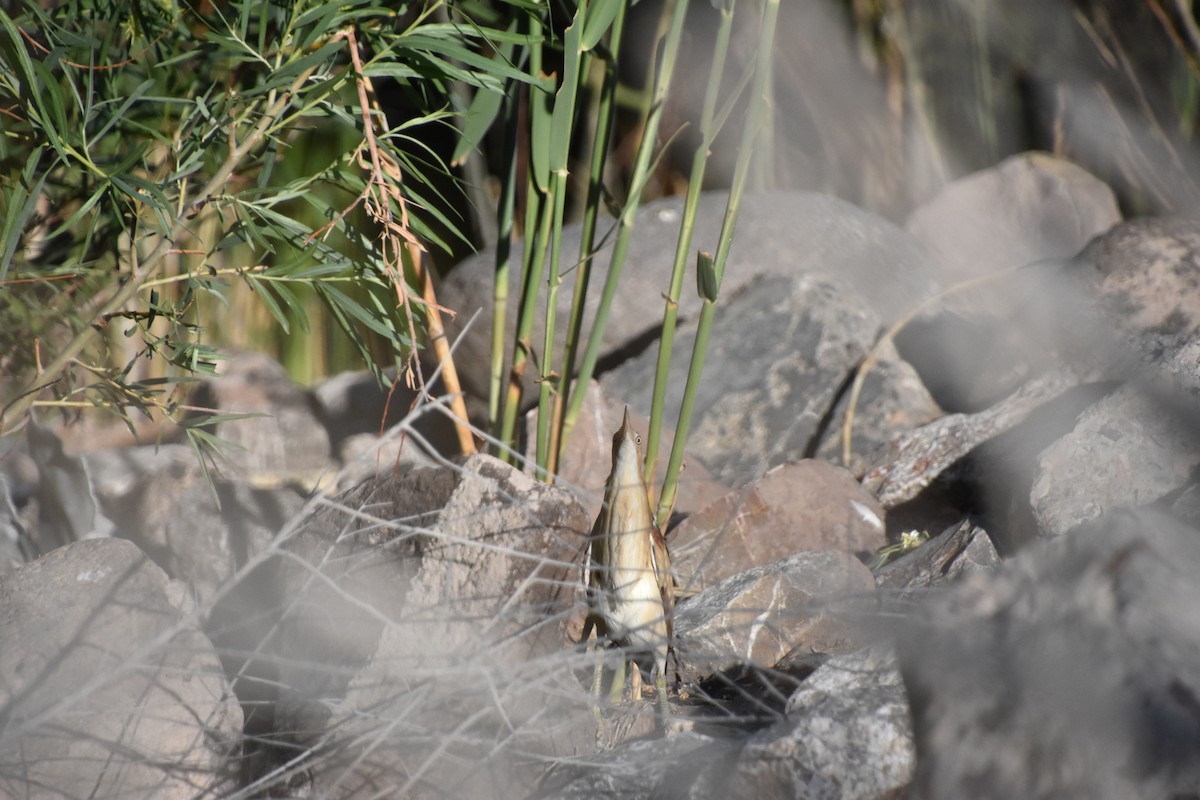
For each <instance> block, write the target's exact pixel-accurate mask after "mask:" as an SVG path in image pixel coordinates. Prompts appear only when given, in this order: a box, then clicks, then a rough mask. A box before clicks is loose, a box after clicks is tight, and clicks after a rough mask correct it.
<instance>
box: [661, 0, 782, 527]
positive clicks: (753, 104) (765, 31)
mask: <svg viewBox="0 0 1200 800" xmlns="http://www.w3.org/2000/svg"><path fill="white" fill-rule="evenodd" d="M778 16H779V0H766V2H765V3H764V5H763V17H762V29H761V32H760V33H759V39H758V48H759V49H758V59H757V63H756V65H755V70H754V88H753V93H752V94H751V95H750V113H749V115H748V116H747V118H746V125H745V127H744V128H743V129H742V141H741V144H740V146H739V147H738V157H737V163H736V165H735V166H734V171H733V185H732V186H731V187H730V190H729V203H728V205H727V206H726V208H725V219H724V221H723V222H722V224H721V235H720V238H719V240H718V242H717V254H716V257H715V258H714V260H713V265H712V270H713V275H712V283H713V286H712V290H711V292H710V293H709V296H706V297H704V301H703V303H702V304H701V307H700V318H699V321H698V322H697V325H696V343H695V345H694V346H693V348H692V360H691V364H690V365H689V367H688V377H687V384H686V386H685V387H684V391H683V402H682V403H681V404H680V407H679V425H678V427H677V428H676V429H675V441H674V442H673V443H672V444H671V458H670V461H669V462H668V463H667V474H666V477H665V478H664V479H663V488H662V495H661V496H660V497H659V501H658V513H657V515H656V520H657V521H658V523H659V525H663V524H665V523H666V522H667V520H668V518H669V517H670V515H671V510H672V509H673V508H674V507H675V496H676V494H677V492H678V489H679V471H680V469H681V468H682V467H683V450H684V447H685V446H686V444H687V437H688V431H689V430H690V428H691V424H692V412H693V410H694V407H695V403H696V390H697V388H698V387H699V385H700V379H701V376H702V375H703V373H704V360H705V357H706V356H707V350H708V339H709V336H710V334H711V333H712V323H713V318H714V315H715V313H716V307H717V304H716V296H717V292H718V291H719V290H720V286H721V280H722V278H723V277H724V275H725V263H726V262H727V261H728V259H729V248H730V247H731V246H732V244H733V233H734V229H735V228H736V227H737V220H738V213H739V211H740V210H741V203H742V194H743V193H744V191H745V188H746V176H747V174H748V173H749V171H750V165H751V163H752V161H753V156H754V141H755V139H757V138H758V133H759V129H760V127H761V126H762V123H763V119H764V117H765V115H766V113H767V111H768V104H769V100H768V98H767V92H766V89H767V86H768V85H769V84H768V78H769V76H770V72H771V64H772V51H773V44H774V40H775V25H776V20H777V19H778Z"/></svg>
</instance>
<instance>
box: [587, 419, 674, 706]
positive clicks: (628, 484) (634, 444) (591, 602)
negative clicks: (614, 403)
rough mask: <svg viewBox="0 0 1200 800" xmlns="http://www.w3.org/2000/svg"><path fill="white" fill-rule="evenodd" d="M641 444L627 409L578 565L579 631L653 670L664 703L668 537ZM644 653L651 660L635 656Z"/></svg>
mask: <svg viewBox="0 0 1200 800" xmlns="http://www.w3.org/2000/svg"><path fill="white" fill-rule="evenodd" d="M641 441H642V440H641V437H640V436H638V434H637V433H636V432H634V430H633V427H632V426H631V425H630V424H629V409H628V408H626V409H625V417H624V420H623V421H622V424H621V428H620V430H618V431H617V432H616V434H615V435H614V436H613V450H612V472H611V473H610V474H609V476H608V482H607V483H606V484H605V488H604V507H603V508H601V510H600V515H599V516H598V517H596V523H595V525H593V526H592V536H591V541H590V543H589V547H588V559H587V564H586V566H585V568H584V581H585V585H586V587H587V598H588V607H589V615H588V624H587V625H586V626H585V632H584V636H585V638H586V636H587V632H588V631H589V630H590V629H591V627H593V626H594V627H595V628H596V630H597V634H598V635H599V636H600V637H603V638H607V639H608V640H609V641H610V642H612V643H614V644H616V645H617V646H619V647H622V648H624V649H626V650H627V651H628V653H629V656H630V658H632V659H633V660H634V661H636V662H638V663H639V664H641V665H642V666H644V667H649V668H652V669H650V671H652V672H654V673H655V675H656V678H657V681H656V682H657V683H658V684H659V688H660V691H661V692H662V694H663V699H664V701H665V688H664V687H665V681H666V674H667V658H668V655H669V653H670V648H671V634H672V631H671V611H672V608H673V607H674V605H675V588H674V581H673V579H672V577H671V557H670V554H669V553H668V552H667V542H666V539H664V538H663V535H662V532H661V531H659V529H658V526H657V525H655V524H654V512H653V509H652V508H651V505H650V498H649V493H648V491H647V488H646V481H645V478H644V477H643V473H642V454H641V448H640V445H641ZM647 656H651V657H652V659H653V660H652V662H650V663H646V662H644V661H643V660H642V659H645V658H646V657H647Z"/></svg>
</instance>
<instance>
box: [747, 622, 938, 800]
mask: <svg viewBox="0 0 1200 800" xmlns="http://www.w3.org/2000/svg"><path fill="white" fill-rule="evenodd" d="M915 761H916V751H915V748H914V746H913V735H912V722H911V720H910V718H909V713H908V697H907V695H906V693H905V691H904V682H903V680H902V679H901V677H900V670H899V667H898V664H897V662H896V657H895V654H894V653H893V652H892V650H891V648H890V647H886V646H880V645H876V646H872V647H869V648H866V649H863V650H857V651H855V652H853V653H847V654H845V655H838V656H833V657H832V658H830V659H829V660H828V661H826V662H825V663H824V664H822V665H821V666H820V667H818V668H817V670H816V672H814V673H813V674H812V675H810V676H809V677H808V678H807V679H806V680H805V681H804V683H803V684H801V685H800V687H799V688H798V689H796V691H795V692H793V693H792V696H791V697H790V698H789V699H788V702H787V708H786V711H785V715H784V718H783V719H781V720H780V721H779V722H776V723H775V724H774V725H772V726H771V727H769V728H767V729H765V730H762V731H759V732H757V733H755V734H754V735H753V736H751V737H750V739H749V741H747V742H746V744H745V746H744V747H743V748H742V751H741V754H740V755H739V757H738V762H737V767H736V770H737V775H736V777H735V778H734V781H733V785H732V786H731V787H730V788H731V791H730V796H731V797H805V798H812V799H813V800H877V798H881V797H888V796H891V793H893V792H898V791H899V790H901V789H903V788H904V787H905V786H907V785H908V782H909V781H910V780H911V778H912V773H913V769H914V766H915Z"/></svg>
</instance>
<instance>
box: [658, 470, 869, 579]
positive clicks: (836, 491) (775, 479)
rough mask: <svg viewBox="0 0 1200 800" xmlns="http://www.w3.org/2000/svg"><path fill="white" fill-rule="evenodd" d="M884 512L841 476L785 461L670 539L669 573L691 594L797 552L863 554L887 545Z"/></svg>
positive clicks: (841, 472)
mask: <svg viewBox="0 0 1200 800" xmlns="http://www.w3.org/2000/svg"><path fill="white" fill-rule="evenodd" d="M883 517H884V511H883V508H882V507H880V505H879V503H878V501H876V500H875V498H874V497H872V496H871V495H870V494H868V493H867V492H866V490H864V489H863V488H862V486H861V485H859V483H858V482H857V481H856V480H854V477H853V476H852V475H851V474H850V473H848V472H847V471H846V470H844V469H841V468H840V467H835V466H833V465H832V464H829V463H827V462H824V461H817V460H814V459H805V460H803V461H789V462H787V463H785V464H781V465H780V466H778V467H775V468H774V469H772V470H771V471H769V472H768V473H767V474H766V475H764V476H762V477H761V478H759V479H758V480H756V481H754V482H753V483H752V484H750V485H749V486H747V487H746V488H744V489H741V490H739V491H736V492H731V493H728V494H726V495H724V496H722V497H720V498H718V499H717V500H714V501H712V502H711V503H709V504H708V505H707V506H705V507H704V508H703V509H701V510H700V511H698V512H696V513H695V514H692V515H691V516H690V517H688V518H687V519H685V520H684V521H683V522H681V523H680V524H679V525H678V527H676V528H675V530H674V532H673V533H672V535H671V539H670V545H671V565H672V569H673V571H674V573H675V577H676V581H677V582H678V585H679V590H680V592H681V593H682V594H685V595H686V594H689V593H692V592H697V591H700V590H702V589H704V588H707V587H709V586H711V585H713V584H715V583H717V582H719V581H721V580H724V579H725V578H728V577H729V576H731V575H734V574H736V573H738V572H741V571H743V570H746V569H749V568H750V567H756V566H761V565H763V564H769V563H771V562H773V561H779V560H780V559H784V558H787V557H788V556H791V555H794V554H795V553H799V552H803V551H819V550H841V551H843V552H846V553H855V554H869V553H871V552H874V551H875V550H878V549H879V548H880V547H883V546H884V545H885V544H887V538H886V536H885V535H884V522H883Z"/></svg>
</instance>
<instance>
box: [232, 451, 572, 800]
mask: <svg viewBox="0 0 1200 800" xmlns="http://www.w3.org/2000/svg"><path fill="white" fill-rule="evenodd" d="M589 528H590V520H588V519H587V518H586V517H585V516H584V514H583V512H582V511H581V509H580V508H579V506H578V505H577V504H575V503H574V502H573V501H572V500H571V498H570V496H569V495H567V494H566V493H564V492H562V491H560V490H557V489H555V488H554V487H551V486H547V485H545V484H541V483H537V482H534V481H533V480H532V479H531V478H529V477H528V476H526V475H523V474H522V473H521V472H519V471H517V470H515V469H513V468H512V467H510V466H508V465H505V464H503V463H501V462H499V461H497V460H496V459H494V458H491V457H490V456H484V455H477V456H472V457H471V458H469V459H467V460H465V461H464V462H463V463H461V464H454V465H447V466H440V467H435V468H417V469H413V468H407V467H406V468H403V469H402V470H401V471H400V473H399V474H398V475H395V476H393V475H392V474H387V475H383V476H380V477H378V478H374V479H369V480H368V481H366V482H365V483H363V484H361V485H359V486H358V487H355V488H354V489H352V490H350V491H349V492H347V493H345V494H343V495H341V496H339V497H338V498H336V501H334V502H330V503H327V504H325V508H323V509H322V510H321V511H319V512H318V513H317V514H315V515H314V516H313V517H312V518H310V519H308V520H306V521H304V522H302V523H301V524H300V525H299V526H298V528H297V529H296V531H295V533H294V534H288V535H286V536H285V539H284V541H282V542H281V543H280V545H279V547H280V549H281V551H282V552H281V555H280V556H279V557H278V558H277V559H275V560H273V561H272V562H270V563H268V564H267V565H266V566H264V568H263V569H262V570H261V574H260V575H258V576H256V575H254V574H252V575H250V576H249V577H248V578H247V581H246V582H247V583H248V584H250V583H256V584H259V585H265V586H267V587H268V588H269V595H268V597H266V598H263V599H262V602H264V603H266V605H265V608H262V609H259V612H258V613H262V612H266V616H267V620H266V623H267V625H266V630H265V631H264V632H263V634H262V636H261V639H260V643H259V645H258V647H259V648H260V650H261V653H262V656H261V658H259V659H257V660H256V661H255V662H254V663H252V664H251V665H250V667H249V668H248V669H249V671H250V672H252V673H255V674H263V675H266V674H269V675H271V676H272V679H273V680H274V681H275V685H277V686H279V687H280V692H279V696H278V702H277V704H276V705H275V721H274V730H275V731H276V733H275V734H274V739H275V741H277V742H279V743H280V744H281V745H285V746H287V747H291V748H294V749H293V750H292V751H291V753H292V754H295V753H297V752H302V751H304V750H305V749H306V748H317V749H315V750H313V752H312V755H313V757H312V759H311V760H310V761H308V762H306V763H305V766H306V767H307V772H306V774H307V775H308V779H309V780H310V781H311V787H312V788H311V791H312V792H314V793H315V794H317V795H325V796H339V795H344V796H361V795H362V794H364V793H382V794H388V795H392V796H413V795H414V794H416V795H420V794H421V793H423V792H427V793H433V794H438V793H441V794H446V793H450V794H454V795H460V796H461V795H464V794H470V795H471V796H480V792H482V791H484V790H485V789H487V790H488V791H493V792H494V793H496V794H498V795H500V796H519V795H521V794H524V793H526V792H527V791H528V790H529V788H530V786H531V785H532V781H533V779H534V778H535V777H536V774H537V770H534V769H532V768H530V767H529V766H528V764H527V762H525V761H522V760H521V759H517V758H513V755H512V754H513V753H514V752H525V753H530V752H540V753H542V754H544V755H545V757H552V756H555V755H560V754H562V750H561V748H566V749H567V752H574V751H577V750H579V749H580V747H579V746H578V745H577V744H576V743H577V742H579V741H584V740H586V739H584V740H581V739H580V738H579V737H580V736H581V735H586V734H581V733H579V732H578V731H576V730H575V726H576V724H577V722H578V721H579V720H591V715H590V713H587V711H586V709H587V708H588V707H589V705H588V695H587V693H586V691H585V690H584V688H583V687H582V686H581V684H580V683H579V682H578V680H577V679H576V677H575V674H574V672H573V667H574V666H582V664H579V665H574V664H573V661H572V659H573V658H575V656H573V655H572V654H571V653H570V652H569V651H568V650H567V649H566V648H567V645H568V643H569V641H571V640H570V638H569V633H568V631H567V627H568V624H569V621H570V619H571V612H572V611H573V610H574V608H575V607H576V605H577V604H578V603H579V601H580V598H579V596H578V595H579V591H580V564H579V562H578V558H579V556H580V554H581V552H582V549H583V545H584V543H585V541H586V536H587V532H588V530H589ZM251 611H252V610H247V612H246V613H245V614H244V616H245V617H247V618H248V619H253V614H252V613H250V612H251ZM230 616H232V614H231V615H230ZM574 635H575V636H577V635H578V634H577V633H575V634H574ZM564 704H565V705H566V706H567V708H569V709H570V708H573V709H574V710H575V711H576V712H578V713H574V714H571V713H567V712H566V711H563V710H562V708H563V706H564ZM592 725H593V728H592V729H591V735H592V736H594V723H592ZM497 737H501V738H503V739H507V741H508V745H507V746H504V747H500V746H498V742H499V741H500V739H499V738H497ZM269 738H270V737H269ZM364 742H369V743H370V747H369V748H368V750H367V751H366V752H364V751H363V750H362V745H363V743H364ZM318 746H319V747H318ZM281 752H283V753H285V754H286V751H281ZM276 756H278V754H276ZM265 758H266V760H265V761H264V763H263V766H262V768H261V769H263V770H265V769H269V768H271V767H273V766H276V765H277V761H272V760H271V759H270V757H265ZM464 760H465V761H470V762H472V763H475V764H476V765H477V766H479V769H477V770H472V771H469V772H464V771H463V770H462V769H461V767H460V764H461V763H462V762H463V761H464ZM483 765H486V768H484V766H483ZM292 790H293V791H298V790H299V789H298V788H297V787H292Z"/></svg>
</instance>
